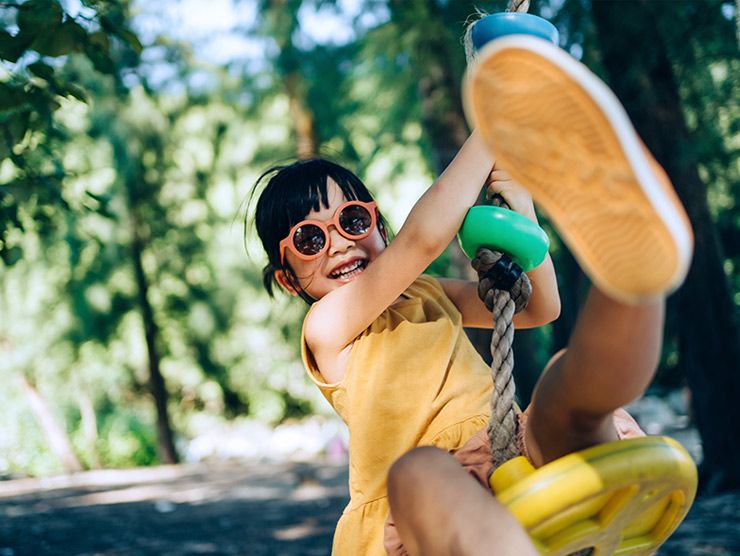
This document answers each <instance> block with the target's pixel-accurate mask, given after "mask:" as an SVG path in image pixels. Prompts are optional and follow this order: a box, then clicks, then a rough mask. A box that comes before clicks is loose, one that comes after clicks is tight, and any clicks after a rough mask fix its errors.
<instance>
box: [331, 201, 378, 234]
mask: <svg viewBox="0 0 740 556" xmlns="http://www.w3.org/2000/svg"><path fill="white" fill-rule="evenodd" d="M372 222H373V219H372V216H371V215H370V213H369V212H368V211H367V209H366V208H365V207H363V206H362V205H350V206H348V207H347V208H345V209H344V210H343V211H342V212H341V214H340V215H339V225H340V226H342V229H343V230H344V231H345V232H347V233H348V234H351V235H353V236H359V235H362V234H366V233H367V232H368V230H369V229H370V226H371V225H372Z"/></svg>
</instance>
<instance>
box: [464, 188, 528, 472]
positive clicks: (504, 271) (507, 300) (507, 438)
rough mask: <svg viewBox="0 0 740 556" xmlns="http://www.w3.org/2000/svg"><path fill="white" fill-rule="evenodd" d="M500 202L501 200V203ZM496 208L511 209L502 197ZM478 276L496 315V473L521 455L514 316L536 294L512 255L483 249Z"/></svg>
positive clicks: (492, 423) (491, 426)
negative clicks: (515, 371) (519, 446)
mask: <svg viewBox="0 0 740 556" xmlns="http://www.w3.org/2000/svg"><path fill="white" fill-rule="evenodd" d="M497 200H500V201H498V202H497ZM494 204H498V205H500V206H503V207H504V208H509V207H508V206H507V205H506V203H505V202H503V199H502V198H501V197H500V196H499V197H497V198H494ZM472 265H473V268H474V269H475V271H476V272H477V273H478V296H479V297H480V298H481V300H482V301H483V302H484V303H485V304H486V307H487V308H488V310H489V311H491V312H492V313H493V333H492V335H491V355H492V356H493V360H492V361H491V378H492V380H493V394H492V396H491V418H490V420H489V422H488V439H489V442H490V448H491V458H492V461H493V465H494V469H495V468H496V467H498V466H500V465H501V464H503V463H506V462H507V461H509V460H510V459H511V458H513V457H516V456H518V455H519V450H518V448H517V442H516V436H517V428H518V419H517V409H516V405H515V404H514V394H515V386H514V377H513V370H514V350H513V342H514V324H513V322H512V319H513V317H514V314H516V313H518V312H520V311H522V310H523V309H524V308H525V307H526V306H527V303H528V302H529V297H530V295H531V294H532V284H531V283H530V281H529V278H528V277H527V275H526V274H524V273H523V272H522V270H521V268H519V266H518V265H517V264H516V263H514V262H513V261H512V260H511V259H510V258H509V256H508V255H506V254H504V253H501V252H499V251H492V250H490V249H487V248H485V247H481V248H480V249H479V250H478V252H477V253H476V257H475V259H473V262H472Z"/></svg>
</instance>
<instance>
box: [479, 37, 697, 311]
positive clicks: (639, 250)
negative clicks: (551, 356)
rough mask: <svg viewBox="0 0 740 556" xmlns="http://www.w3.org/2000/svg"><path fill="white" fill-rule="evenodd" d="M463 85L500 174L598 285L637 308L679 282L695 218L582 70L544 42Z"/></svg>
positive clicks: (521, 42)
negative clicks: (520, 190)
mask: <svg viewBox="0 0 740 556" xmlns="http://www.w3.org/2000/svg"><path fill="white" fill-rule="evenodd" d="M533 41H534V42H533ZM465 85H466V86H465V89H466V90H465V102H466V112H467V114H468V118H469V119H471V120H472V122H471V123H472V124H473V125H474V126H475V127H476V128H478V130H479V131H480V132H481V134H482V136H483V137H484V139H485V140H486V142H487V143H488V145H489V147H490V148H491V150H492V152H493V155H494V157H495V158H496V161H497V164H500V165H501V167H502V168H503V169H505V170H506V171H507V172H509V173H510V174H511V176H512V177H513V178H514V179H515V180H517V181H518V182H520V183H521V184H522V185H524V186H525V187H526V188H527V189H529V191H530V192H531V194H532V197H533V198H534V200H535V202H536V203H537V204H538V205H539V206H540V207H541V208H543V209H544V211H545V212H546V213H547V215H548V217H549V218H550V220H551V221H552V222H553V224H554V225H555V226H556V228H557V229H558V232H559V233H560V235H561V237H562V238H563V240H564V241H565V242H566V244H567V245H568V246H569V248H570V249H571V251H572V252H573V254H574V256H575V257H576V259H577V260H578V261H579V263H580V265H581V267H582V268H583V269H584V271H585V272H586V273H587V274H588V275H589V277H590V278H591V280H592V281H593V282H594V283H595V284H597V285H598V286H599V287H600V288H601V289H602V290H604V291H605V292H606V293H608V294H611V295H613V296H616V297H619V298H621V299H624V300H627V301H639V300H642V299H647V298H651V297H655V296H657V295H661V294H665V293H667V292H669V291H671V290H673V289H675V288H676V287H677V286H678V285H679V284H680V283H681V282H682V280H683V279H684V277H685V275H686V272H687V269H688V264H689V260H690V257H691V249H692V245H693V241H692V236H691V230H690V227H689V225H688V218H687V217H686V214H685V212H684V210H683V207H682V206H681V204H680V203H679V201H678V198H677V197H676V195H675V192H674V191H673V188H672V186H671V184H670V182H669V181H668V178H667V176H666V175H665V173H664V172H663V171H662V168H660V167H659V166H658V164H657V163H656V162H655V161H654V160H653V159H652V156H651V155H650V154H649V152H647V149H645V148H644V147H643V146H642V143H641V142H640V140H639V138H638V137H637V134H636V133H635V132H634V130H633V128H632V125H631V124H630V122H629V120H628V119H627V116H626V114H625V113H624V110H623V109H622V107H621V105H620V104H619V103H618V101H617V100H616V97H614V95H613V94H612V93H611V91H609V90H608V88H606V86H605V85H603V84H602V83H601V81H600V80H598V78H596V77H595V76H593V75H592V74H591V73H590V72H589V71H588V70H587V69H586V68H585V66H583V65H582V64H580V63H579V62H577V61H575V60H574V59H572V58H571V57H570V56H568V55H567V54H565V53H563V52H562V51H560V49H558V48H557V47H554V46H552V45H549V44H547V43H546V42H545V41H541V40H539V39H533V38H529V37H521V36H518V37H510V38H509V37H507V38H504V39H499V40H497V41H493V43H491V44H490V45H487V46H486V47H485V48H484V49H483V50H482V51H481V52H480V55H479V57H478V59H477V61H476V62H475V64H473V65H472V66H471V68H470V70H469V75H468V78H467V82H466V84H465Z"/></svg>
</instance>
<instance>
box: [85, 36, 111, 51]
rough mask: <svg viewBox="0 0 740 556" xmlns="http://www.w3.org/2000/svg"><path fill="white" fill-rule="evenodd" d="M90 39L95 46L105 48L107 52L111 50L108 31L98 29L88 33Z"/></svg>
mask: <svg viewBox="0 0 740 556" xmlns="http://www.w3.org/2000/svg"><path fill="white" fill-rule="evenodd" d="M87 38H88V40H89V41H90V43H92V44H94V45H95V46H97V47H99V48H101V49H103V50H104V51H105V52H108V51H109V50H110V38H109V37H108V34H107V33H104V32H103V31H97V32H95V33H90V34H89V35H88V37H87Z"/></svg>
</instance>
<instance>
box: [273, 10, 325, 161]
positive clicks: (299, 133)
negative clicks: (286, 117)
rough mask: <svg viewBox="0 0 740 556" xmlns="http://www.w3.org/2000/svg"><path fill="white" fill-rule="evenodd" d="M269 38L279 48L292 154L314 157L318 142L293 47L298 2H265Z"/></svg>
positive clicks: (311, 111)
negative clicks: (290, 122) (270, 36)
mask: <svg viewBox="0 0 740 556" xmlns="http://www.w3.org/2000/svg"><path fill="white" fill-rule="evenodd" d="M268 6H269V8H268V9H269V11H270V13H269V16H270V19H271V22H272V37H273V38H274V39H275V41H276V42H277V44H278V47H279V48H280V55H279V56H278V58H277V60H276V64H275V65H276V68H277V70H278V73H279V74H280V78H281V80H282V82H283V87H284V88H285V92H286V93H287V94H288V101H289V109H290V117H291V119H292V120H293V131H294V132H295V152H296V157H297V158H299V159H306V158H311V157H314V156H316V154H317V153H318V150H319V140H318V136H317V133H316V121H315V118H314V113H313V110H311V108H310V106H309V105H308V101H307V98H306V97H307V84H306V81H305V78H304V76H303V75H302V73H301V64H300V59H301V53H300V52H299V50H298V49H297V48H296V47H295V45H294V44H293V34H294V33H295V32H296V30H297V28H298V10H299V9H300V6H301V1H300V0H293V1H289V0H269V2H268Z"/></svg>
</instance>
